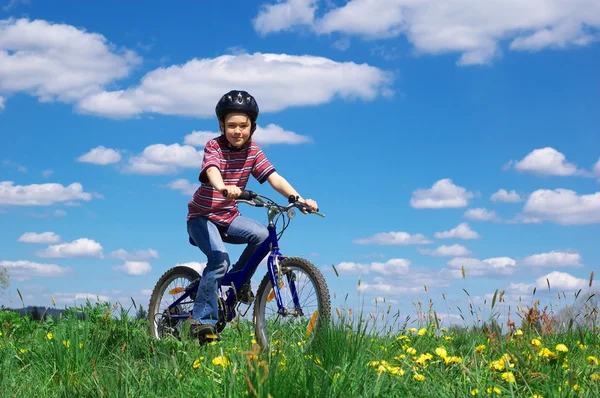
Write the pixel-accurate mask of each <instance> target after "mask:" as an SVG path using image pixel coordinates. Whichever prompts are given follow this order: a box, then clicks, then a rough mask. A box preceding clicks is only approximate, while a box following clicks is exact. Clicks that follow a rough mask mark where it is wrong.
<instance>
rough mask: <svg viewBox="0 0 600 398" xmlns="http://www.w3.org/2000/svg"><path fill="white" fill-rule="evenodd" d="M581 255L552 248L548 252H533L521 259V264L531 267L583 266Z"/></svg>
mask: <svg viewBox="0 0 600 398" xmlns="http://www.w3.org/2000/svg"><path fill="white" fill-rule="evenodd" d="M580 261H581V255H580V254H579V253H575V252H566V251H561V250H552V251H551V252H549V253H539V254H533V255H531V256H528V257H525V258H524V259H523V264H525V265H530V266H532V267H583V264H581V262H580Z"/></svg>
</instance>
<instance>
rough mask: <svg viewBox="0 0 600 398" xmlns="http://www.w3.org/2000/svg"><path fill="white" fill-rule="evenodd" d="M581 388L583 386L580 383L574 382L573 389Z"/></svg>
mask: <svg viewBox="0 0 600 398" xmlns="http://www.w3.org/2000/svg"><path fill="white" fill-rule="evenodd" d="M579 390H581V386H580V385H579V384H574V385H573V391H579Z"/></svg>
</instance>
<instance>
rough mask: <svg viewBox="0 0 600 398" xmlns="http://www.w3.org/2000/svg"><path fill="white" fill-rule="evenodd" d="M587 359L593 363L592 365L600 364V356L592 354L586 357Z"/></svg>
mask: <svg viewBox="0 0 600 398" xmlns="http://www.w3.org/2000/svg"><path fill="white" fill-rule="evenodd" d="M586 360H587V361H588V362H589V363H590V364H591V365H596V366H598V358H596V357H595V356H593V355H590V356H589V357H587V358H586Z"/></svg>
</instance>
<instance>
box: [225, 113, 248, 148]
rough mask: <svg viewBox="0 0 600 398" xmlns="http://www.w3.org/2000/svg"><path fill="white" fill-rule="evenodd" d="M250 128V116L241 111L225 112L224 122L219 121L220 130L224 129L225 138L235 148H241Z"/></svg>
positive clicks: (246, 139)
mask: <svg viewBox="0 0 600 398" xmlns="http://www.w3.org/2000/svg"><path fill="white" fill-rule="evenodd" d="M251 128H252V123H251V120H250V118H249V117H248V115H247V114H245V113H242V112H232V113H229V114H227V115H226V116H225V119H224V123H221V131H225V138H227V141H229V143H230V144H231V145H233V146H234V147H236V148H241V147H242V146H243V145H244V144H245V143H246V142H247V141H248V139H249V138H250V129H251Z"/></svg>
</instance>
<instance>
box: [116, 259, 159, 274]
mask: <svg viewBox="0 0 600 398" xmlns="http://www.w3.org/2000/svg"><path fill="white" fill-rule="evenodd" d="M113 269H114V270H117V271H121V272H123V273H125V274H127V275H134V276H139V275H144V274H147V273H148V272H150V271H152V267H151V266H150V263H148V262H146V261H125V264H123V265H118V266H115V267H113Z"/></svg>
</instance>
